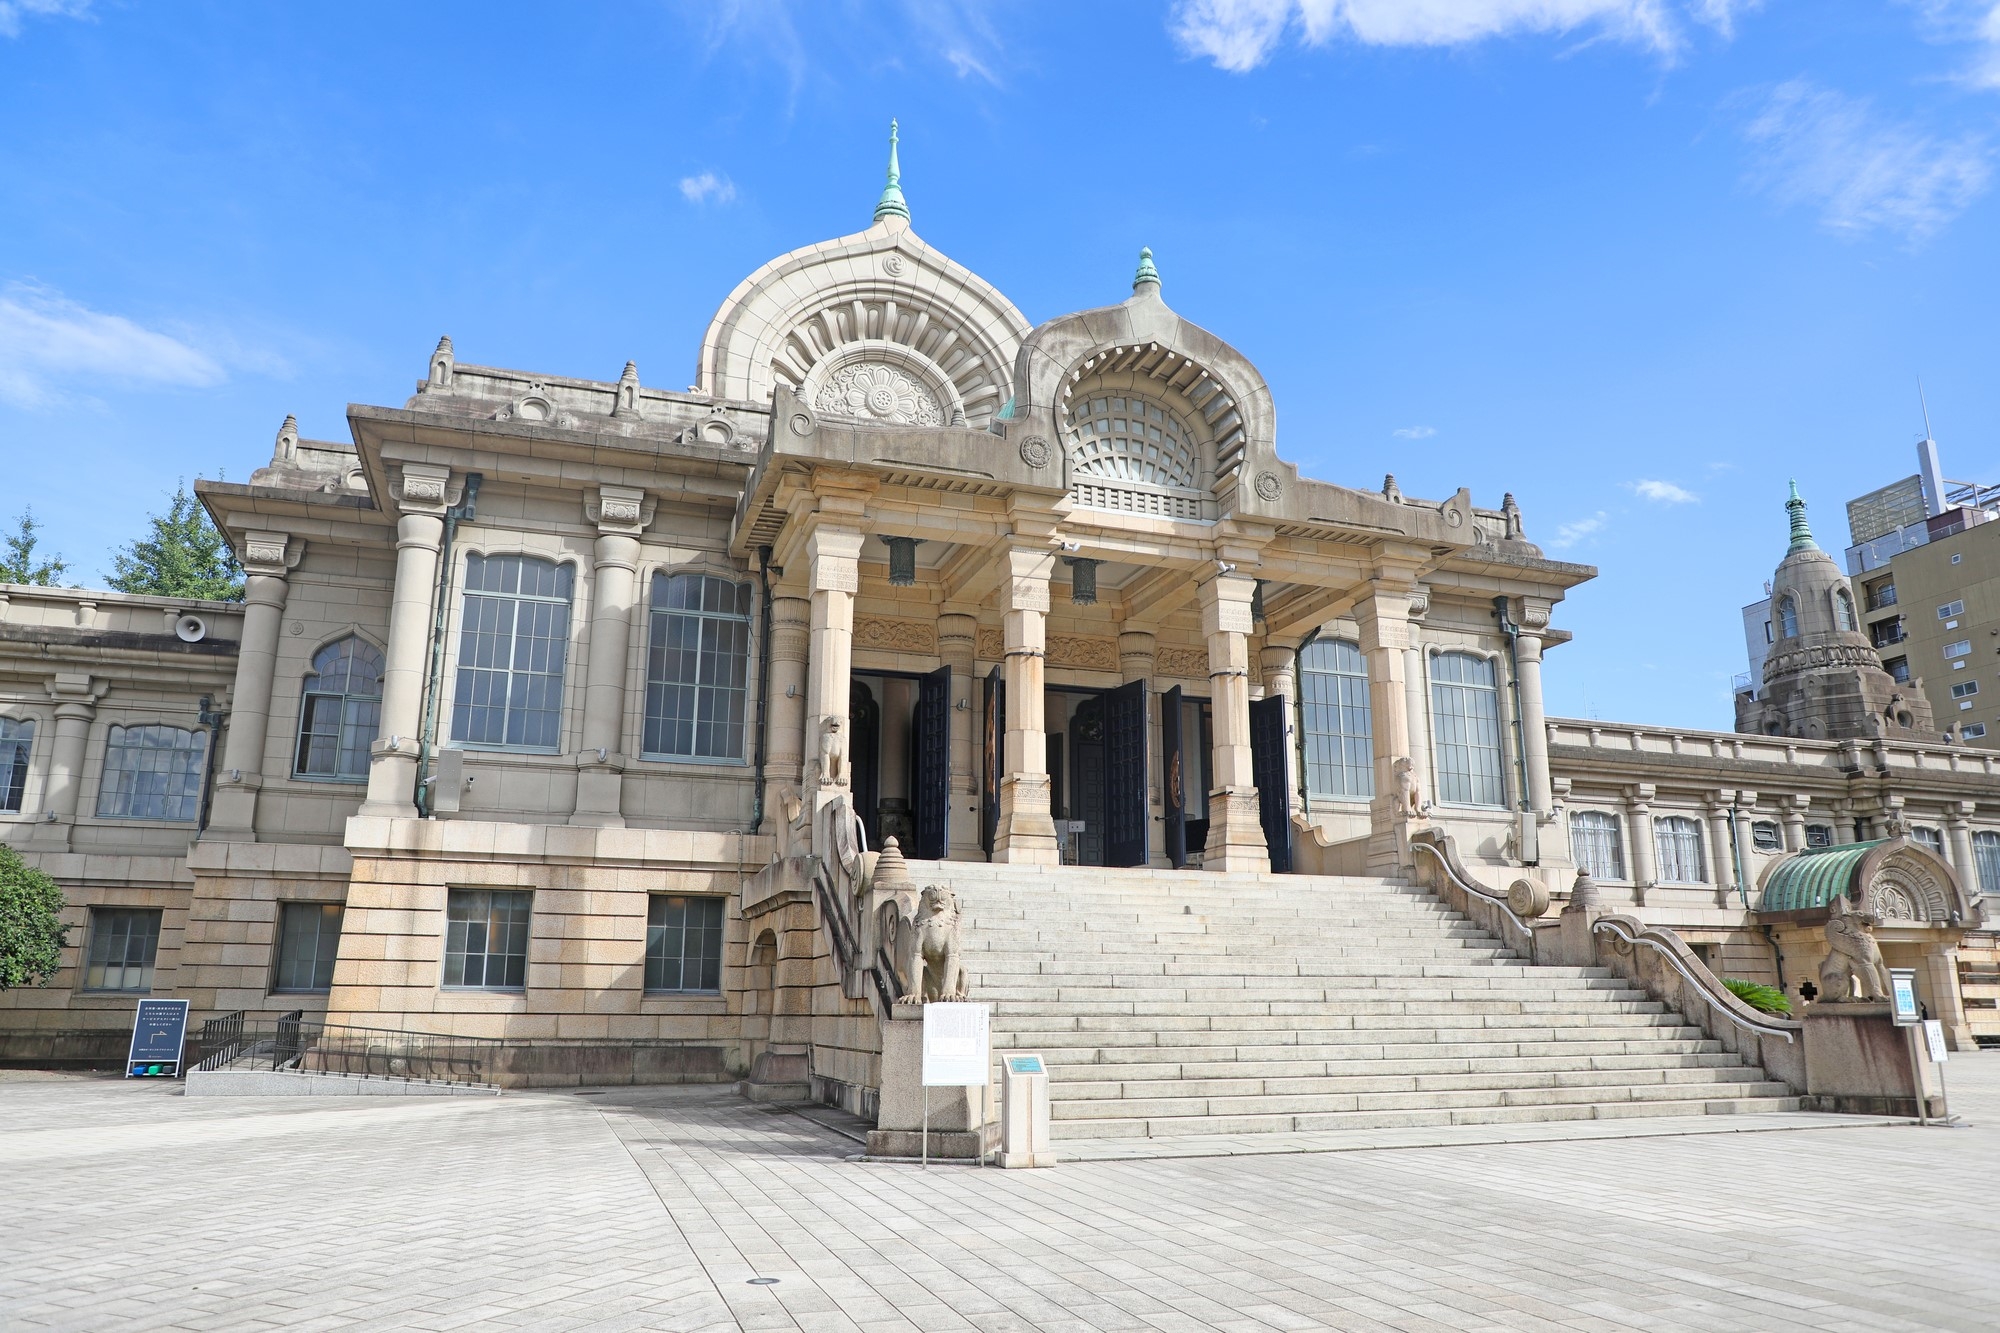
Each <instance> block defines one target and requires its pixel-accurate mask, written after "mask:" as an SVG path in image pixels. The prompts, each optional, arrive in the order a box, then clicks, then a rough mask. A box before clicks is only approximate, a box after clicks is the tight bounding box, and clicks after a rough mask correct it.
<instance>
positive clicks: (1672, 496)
mask: <svg viewBox="0 0 2000 1333" xmlns="http://www.w3.org/2000/svg"><path fill="white" fill-rule="evenodd" d="M1625 485H1626V486H1627V487H1628V488H1629V489H1630V490H1631V491H1632V493H1633V494H1635V495H1637V496H1638V497H1639V498H1640V499H1642V500H1653V501H1657V502H1658V503H1660V504H1669V505H1691V504H1699V503H1701V497H1700V496H1699V495H1696V494H1695V493H1694V492H1693V491H1690V490H1684V489H1682V488H1681V487H1679V486H1676V485H1674V484H1673V483H1672V482H1671V481H1645V480H1640V481H1628V482H1626V483H1625Z"/></svg>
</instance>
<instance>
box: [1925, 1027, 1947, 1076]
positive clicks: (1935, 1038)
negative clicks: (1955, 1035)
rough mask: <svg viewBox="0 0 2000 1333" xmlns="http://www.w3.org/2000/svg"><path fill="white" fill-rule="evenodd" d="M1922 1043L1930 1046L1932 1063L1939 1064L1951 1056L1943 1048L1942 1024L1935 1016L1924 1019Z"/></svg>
mask: <svg viewBox="0 0 2000 1333" xmlns="http://www.w3.org/2000/svg"><path fill="white" fill-rule="evenodd" d="M1924 1044H1925V1045H1926V1046H1928V1047H1930V1052H1931V1063H1932V1064H1934V1065H1941V1064H1943V1063H1944V1062H1945V1061H1946V1060H1949V1059H1950V1058H1951V1055H1950V1053H1949V1052H1947V1051H1946V1050H1945V1048H1944V1024H1943V1023H1941V1022H1939V1021H1938V1020H1937V1019H1935V1018H1927V1019H1925V1020H1924Z"/></svg>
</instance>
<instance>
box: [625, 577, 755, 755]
mask: <svg viewBox="0 0 2000 1333" xmlns="http://www.w3.org/2000/svg"><path fill="white" fill-rule="evenodd" d="M749 672H750V585H749V584H747V583H736V582H733V581H732V580H729V579H723V578H717V577H715V576H714V575H712V574H687V573H683V574H664V573H662V574H655V575H654V576H653V612H652V626H651V633H650V638H649V642H648V645H647V650H646V735H645V739H644V740H643V742H642V748H641V753H642V754H644V755H645V756H646V757H647V758H649V759H650V758H662V759H741V758H742V757H743V724H744V719H745V718H746V717H747V716H748V715H749V711H750V709H749V687H748V678H749Z"/></svg>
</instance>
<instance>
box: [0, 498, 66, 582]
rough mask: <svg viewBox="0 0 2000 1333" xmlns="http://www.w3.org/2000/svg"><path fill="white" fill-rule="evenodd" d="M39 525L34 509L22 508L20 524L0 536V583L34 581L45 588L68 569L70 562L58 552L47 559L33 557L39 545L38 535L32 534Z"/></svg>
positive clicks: (36, 530)
mask: <svg viewBox="0 0 2000 1333" xmlns="http://www.w3.org/2000/svg"><path fill="white" fill-rule="evenodd" d="M41 528H42V525H41V524H39V523H37V522H35V511H34V510H32V509H23V510H22V511H21V518H20V522H19V525H18V526H17V527H16V528H15V529H14V531H12V532H10V533H8V534H7V535H6V536H4V537H0V583H35V584H40V585H41V586H43V587H48V586H49V585H50V584H52V583H54V582H55V581H56V580H57V579H59V578H61V577H62V576H63V575H64V574H65V573H67V572H68V570H69V562H68V561H66V560H64V559H63V558H62V557H61V556H59V555H51V556H49V557H48V558H47V559H45V560H44V559H41V558H39V557H37V556H36V554H35V548H36V547H37V546H39V545H41V538H39V537H37V536H36V535H35V534H36V533H37V532H40V531H41Z"/></svg>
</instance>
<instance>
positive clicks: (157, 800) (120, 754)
mask: <svg viewBox="0 0 2000 1333" xmlns="http://www.w3.org/2000/svg"><path fill="white" fill-rule="evenodd" d="M207 760H208V733H207V732H205V731H186V730H183V729H182V728H180V727H163V726H145V727H113V728H111V736H110V739H109V740H108V741H107V742H106V744H105V747H104V780H103V781H102V782H101V783H99V784H98V788H97V813H98V814H99V815H101V816H103V817H104V818H106V819H161V820H172V821H176V822H180V823H193V822H194V820H195V818H196V817H197V816H198V815H200V813H201V781H202V770H203V766H204V765H205V764H206V762H207Z"/></svg>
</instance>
